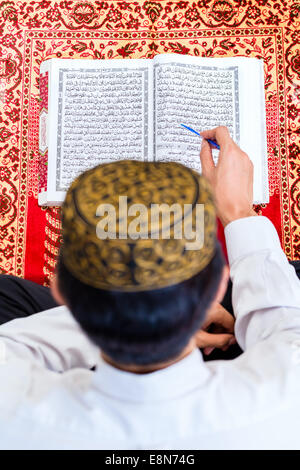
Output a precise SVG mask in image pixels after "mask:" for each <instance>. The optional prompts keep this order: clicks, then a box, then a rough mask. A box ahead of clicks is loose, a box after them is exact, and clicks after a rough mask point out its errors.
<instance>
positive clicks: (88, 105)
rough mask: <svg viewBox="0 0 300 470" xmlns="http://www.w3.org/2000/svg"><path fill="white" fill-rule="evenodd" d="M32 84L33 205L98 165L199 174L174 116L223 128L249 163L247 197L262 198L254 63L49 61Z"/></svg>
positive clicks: (176, 58)
mask: <svg viewBox="0 0 300 470" xmlns="http://www.w3.org/2000/svg"><path fill="white" fill-rule="evenodd" d="M40 91H41V113H40V154H41V159H40V188H39V204H40V205H59V204H61V203H62V201H63V200H64V197H65V192H66V190H67V188H68V186H69V185H70V183H71V182H72V180H73V179H74V178H75V177H76V176H77V175H78V174H80V173H81V172H82V171H84V170H86V169H89V168H91V167H93V166H95V165H97V164H99V163H106V162H111V161H116V160H123V159H135V160H144V161H177V162H180V163H183V164H184V165H186V166H188V167H190V168H193V169H195V170H196V171H198V172H201V165H200V160H199V151H200V146H201V139H200V138H199V137H198V136H197V135H195V134H193V133H191V132H190V131H188V130H186V129H184V128H183V127H181V126H180V124H181V123H182V124H185V125H187V126H189V127H192V128H193V129H195V130H197V131H198V132H199V131H201V130H205V129H211V128H213V127H216V126H219V125H225V126H227V127H228V128H229V130H230V133H231V136H232V137H233V139H234V140H235V142H236V143H237V144H238V145H239V146H240V147H241V148H242V149H243V150H244V151H245V152H246V153H247V154H248V155H249V157H250V158H251V160H252V161H253V163H254V202H255V203H264V202H268V200H269V193H268V172H267V144H266V123H265V98H264V73H263V61H262V60H258V59H253V58H245V57H233V58H224V59H223V58H220V59H219V58H218V59H214V58H199V57H193V56H184V55H180V54H161V55H157V56H155V58H154V59H112V60H80V59H79V60H78V59H75V60H74V59H50V60H47V61H45V62H43V63H42V65H41V70H40ZM213 155H214V158H215V159H217V158H218V150H213Z"/></svg>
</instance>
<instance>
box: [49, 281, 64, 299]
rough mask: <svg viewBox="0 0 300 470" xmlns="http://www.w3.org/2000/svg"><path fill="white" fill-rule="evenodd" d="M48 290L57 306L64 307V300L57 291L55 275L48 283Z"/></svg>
mask: <svg viewBox="0 0 300 470" xmlns="http://www.w3.org/2000/svg"><path fill="white" fill-rule="evenodd" d="M50 288H51V294H52V296H53V298H54V300H55V301H56V302H57V303H58V304H59V305H66V301H65V300H64V298H63V296H62V295H61V293H60V291H59V287H58V281H57V275H55V276H53V277H52V279H51V281H50Z"/></svg>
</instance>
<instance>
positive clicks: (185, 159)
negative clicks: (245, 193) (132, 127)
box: [154, 54, 269, 203]
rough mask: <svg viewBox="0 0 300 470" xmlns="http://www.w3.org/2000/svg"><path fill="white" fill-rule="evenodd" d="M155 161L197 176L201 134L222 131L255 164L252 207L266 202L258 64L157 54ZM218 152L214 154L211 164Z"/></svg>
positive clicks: (261, 71) (246, 60)
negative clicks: (183, 167) (182, 167)
mask: <svg viewBox="0 0 300 470" xmlns="http://www.w3.org/2000/svg"><path fill="white" fill-rule="evenodd" d="M154 87H155V90H154V94H155V100H154V139H155V141H154V158H155V159H156V160H160V161H178V162H180V163H183V164H184V165H186V166H189V167H191V168H193V169H195V170H196V171H198V172H201V164H200V159H199V153H200V148H201V138H200V137H199V136H197V135H196V134H193V133H191V132H190V131H188V130H186V129H184V128H182V127H181V126H180V124H185V125H187V126H189V127H191V128H193V129H195V130H196V131H198V132H200V131H202V130H205V129H209V128H213V127H217V126H219V125H223V126H227V127H228V128H229V131H230V133H231V136H232V138H233V139H234V140H235V142H236V143H237V144H238V145H239V146H240V147H241V148H242V150H244V151H245V152H246V153H247V154H248V155H249V157H250V159H251V160H252V162H253V164H254V184H253V199H254V200H253V202H254V203H265V202H268V201H269V188H268V155H267V143H266V117H265V94H264V66H263V60H258V59H255V58H248V57H227V58H205V57H204V58H201V57H194V56H188V55H187V56H185V55H180V54H161V55H157V56H155V58H154ZM218 154H219V151H218V150H213V157H214V160H215V162H216V161H217V159H218Z"/></svg>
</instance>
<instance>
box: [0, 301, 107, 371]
mask: <svg viewBox="0 0 300 470" xmlns="http://www.w3.org/2000/svg"><path fill="white" fill-rule="evenodd" d="M99 354H100V351H99V348H97V347H96V346H95V345H94V344H93V343H92V342H91V341H90V340H89V339H88V337H87V336H86V335H85V333H84V332H83V331H82V330H81V328H80V326H79V325H78V323H77V322H76V321H75V319H74V318H73V317H72V315H71V313H70V311H69V310H68V309H67V307H65V306H60V307H56V308H52V309H49V310H45V311H43V312H40V313H36V314H34V315H31V316H29V317H25V318H18V319H16V320H12V321H10V322H7V323H5V324H3V325H1V326H0V363H2V364H3V363H7V362H11V361H13V360H15V359H27V360H30V361H31V362H35V363H36V364H37V365H40V366H42V367H44V368H47V369H49V370H52V371H55V372H64V371H66V370H69V369H72V368H75V367H83V368H88V369H91V368H92V367H94V366H96V365H97V363H98V360H99Z"/></svg>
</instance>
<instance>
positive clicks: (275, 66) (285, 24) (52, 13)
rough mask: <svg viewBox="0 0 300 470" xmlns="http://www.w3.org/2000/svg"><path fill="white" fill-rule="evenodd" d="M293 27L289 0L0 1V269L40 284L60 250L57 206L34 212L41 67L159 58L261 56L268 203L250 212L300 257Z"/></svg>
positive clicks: (297, 19)
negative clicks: (59, 61)
mask: <svg viewBox="0 0 300 470" xmlns="http://www.w3.org/2000/svg"><path fill="white" fill-rule="evenodd" d="M299 26H300V3H299V1H292V0H277V1H276V2H275V1H273V0H226V1H225V0H200V1H198V2H192V1H161V2H158V1H155V2H153V1H128V2H127V1H126V2H125V1H124V2H123V1H109V2H102V1H89V2H85V1H83V2H80V1H73V0H67V1H61V2H59V1H58V2H55V1H48V0H42V1H35V0H32V1H29V0H23V1H1V2H0V38H1V39H0V100H1V101H0V111H1V114H0V268H1V270H2V271H3V272H6V273H10V274H16V275H17V276H22V277H25V278H27V279H31V280H34V281H37V282H39V283H41V284H45V285H47V284H48V282H49V278H50V277H51V275H52V273H53V270H54V266H55V258H56V255H57V252H58V249H59V245H60V211H59V209H58V208H40V207H38V205H37V191H38V162H39V154H38V132H39V129H38V116H39V66H40V64H41V62H42V61H43V60H44V59H48V58H52V57H53V58H54V57H59V58H72V57H73V58H82V59H92V58H94V59H96V60H101V59H110V58H129V59H131V58H153V57H154V55H155V54H159V53H164V52H169V53H170V52H171V53H172V52H174V53H179V54H191V55H195V56H205V57H226V56H247V57H258V58H263V59H264V64H265V92H266V111H267V134H268V159H269V180H270V183H269V185H270V204H268V205H260V206H257V207H256V210H257V212H258V213H259V214H263V215H265V216H267V217H269V218H270V220H271V221H272V222H273V223H274V224H275V227H276V229H277V231H278V234H279V237H280V240H281V242H282V247H283V249H284V251H285V253H286V254H287V256H288V258H289V259H300V194H299V182H300V155H299V154H300V152H299V133H300V130H299V129H300V127H299V114H300V113H299V97H300V87H299V79H300V50H299V41H300V29H299ZM220 238H222V231H221V230H220Z"/></svg>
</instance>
